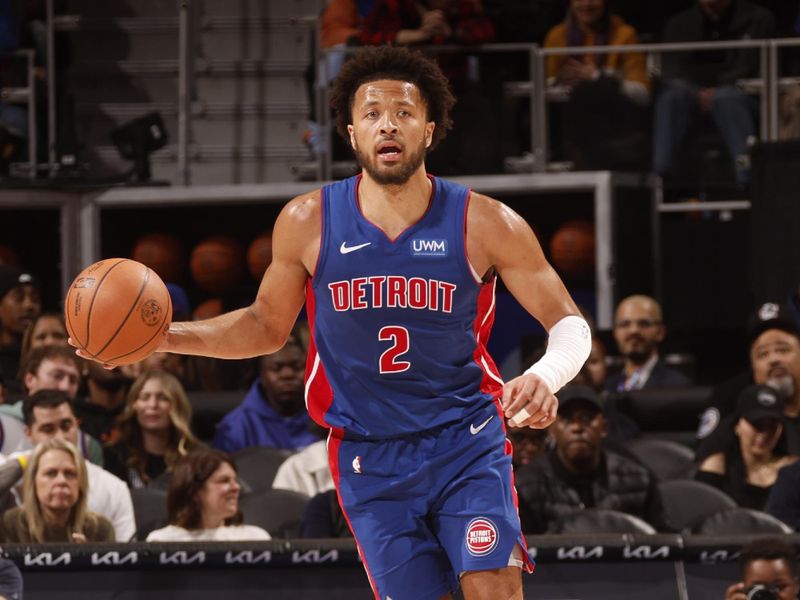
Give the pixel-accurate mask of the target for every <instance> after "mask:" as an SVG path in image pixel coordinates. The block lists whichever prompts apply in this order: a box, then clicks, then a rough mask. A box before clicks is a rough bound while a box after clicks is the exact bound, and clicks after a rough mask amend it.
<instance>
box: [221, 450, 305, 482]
mask: <svg viewBox="0 0 800 600" xmlns="http://www.w3.org/2000/svg"><path fill="white" fill-rule="evenodd" d="M292 454H293V452H292V451H291V450H284V449H282V448H272V447H270V446H253V447H252V448H243V449H242V450H239V451H238V452H234V453H233V455H232V456H233V460H234V461H235V462H236V470H237V472H238V473H239V480H240V482H241V483H242V486H243V487H244V488H247V490H249V491H252V492H258V491H261V490H268V489H270V488H271V487H272V482H273V480H274V479H275V474H276V473H277V472H278V467H280V466H281V464H283V461H285V460H286V459H287V458H288V457H289V456H291V455H292ZM243 491H245V490H243Z"/></svg>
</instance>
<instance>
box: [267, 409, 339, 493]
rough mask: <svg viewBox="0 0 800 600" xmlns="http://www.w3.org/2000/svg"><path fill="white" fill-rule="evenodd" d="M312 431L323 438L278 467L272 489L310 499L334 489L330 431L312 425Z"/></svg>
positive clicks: (314, 424)
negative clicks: (329, 443) (290, 491)
mask: <svg viewBox="0 0 800 600" xmlns="http://www.w3.org/2000/svg"><path fill="white" fill-rule="evenodd" d="M309 427H310V428H311V431H312V432H313V433H315V434H316V435H317V436H318V437H320V438H322V439H320V440H317V441H316V442H314V443H313V444H311V445H309V446H306V447H305V448H303V449H302V450H300V452H297V453H296V454H292V455H291V456H290V457H288V458H287V459H286V460H285V461H283V462H282V463H281V466H280V467H278V471H277V472H276V473H275V479H274V480H273V481H272V487H273V488H275V489H281V490H292V491H295V492H300V493H301V494H305V495H306V496H308V497H309V498H311V497H313V496H316V495H317V494H319V493H320V492H326V491H328V490H332V489H333V488H334V485H333V477H331V469H330V467H329V466H328V444H327V442H326V440H325V437H326V436H327V434H328V430H327V429H324V428H322V427H320V426H319V425H317V424H316V423H313V422H312V423H310V424H309Z"/></svg>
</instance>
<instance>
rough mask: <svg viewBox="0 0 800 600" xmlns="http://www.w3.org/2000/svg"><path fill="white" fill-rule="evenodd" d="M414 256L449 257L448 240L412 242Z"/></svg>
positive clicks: (417, 240)
mask: <svg viewBox="0 0 800 600" xmlns="http://www.w3.org/2000/svg"><path fill="white" fill-rule="evenodd" d="M411 255H412V256H447V240H423V239H416V240H411Z"/></svg>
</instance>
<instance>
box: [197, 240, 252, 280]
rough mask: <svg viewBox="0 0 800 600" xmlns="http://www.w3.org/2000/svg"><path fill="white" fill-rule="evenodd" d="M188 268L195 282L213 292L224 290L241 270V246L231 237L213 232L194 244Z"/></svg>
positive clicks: (240, 274) (239, 277)
mask: <svg viewBox="0 0 800 600" xmlns="http://www.w3.org/2000/svg"><path fill="white" fill-rule="evenodd" d="M189 269H190V270H191V272H192V278H193V279H194V281H195V283H196V284H197V285H198V286H200V287H201V288H203V289H204V290H206V291H207V292H211V293H212V294H224V293H225V292H228V291H230V289H231V288H232V287H233V286H234V285H236V284H237V283H238V282H239V280H240V279H241V277H242V275H243V274H244V250H243V249H242V245H241V244H240V243H239V242H237V241H236V240H235V239H233V238H231V237H228V236H224V235H212V236H210V237H208V238H206V239H205V240H203V241H202V242H200V243H199V244H197V246H195V247H194V250H192V256H191V258H190V259H189Z"/></svg>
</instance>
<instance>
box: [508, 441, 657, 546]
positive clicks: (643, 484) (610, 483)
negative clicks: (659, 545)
mask: <svg viewBox="0 0 800 600" xmlns="http://www.w3.org/2000/svg"><path fill="white" fill-rule="evenodd" d="M515 478H516V481H517V492H518V494H519V515H520V519H521V521H522V531H523V532H524V533H533V534H536V533H553V532H556V531H557V529H558V525H559V521H560V519H562V518H563V517H565V516H567V515H569V514H570V513H573V512H575V511H576V510H581V509H584V508H604V509H611V510H617V511H620V512H625V513H629V514H631V515H634V516H636V517H639V518H640V519H644V520H645V521H647V522H648V523H650V524H651V525H652V526H653V527H655V528H656V529H658V530H660V531H665V530H668V529H669V527H668V526H667V524H666V523H665V520H664V514H663V510H662V505H661V496H660V495H659V493H658V489H657V488H656V481H655V478H654V477H653V475H652V474H651V473H650V471H648V470H647V469H646V468H645V467H643V466H642V465H640V464H639V463H637V462H636V461H634V460H632V459H630V458H626V457H624V456H622V455H621V454H617V453H616V452H612V451H610V450H603V457H602V459H601V461H600V465H599V468H598V470H597V472H596V473H595V474H594V476H591V477H578V476H576V475H575V474H573V473H571V472H569V471H567V469H566V468H565V467H564V466H563V465H562V464H561V461H560V460H559V458H558V455H557V454H556V452H555V450H551V451H550V452H548V453H547V454H544V455H541V456H539V457H538V458H537V459H536V460H534V461H533V462H532V463H530V464H529V465H527V466H525V467H523V468H521V469H520V470H519V471H517V473H516V475H515Z"/></svg>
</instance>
